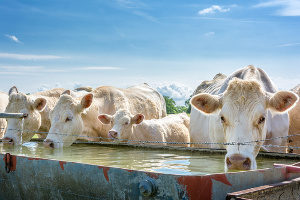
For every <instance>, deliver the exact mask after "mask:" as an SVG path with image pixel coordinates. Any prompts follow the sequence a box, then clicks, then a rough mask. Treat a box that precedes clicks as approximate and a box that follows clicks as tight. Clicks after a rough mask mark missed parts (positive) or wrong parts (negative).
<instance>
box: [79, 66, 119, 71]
mask: <svg viewBox="0 0 300 200" xmlns="http://www.w3.org/2000/svg"><path fill="white" fill-rule="evenodd" d="M73 69H75V70H120V69H122V68H120V67H110V66H90V67H79V68H73Z"/></svg>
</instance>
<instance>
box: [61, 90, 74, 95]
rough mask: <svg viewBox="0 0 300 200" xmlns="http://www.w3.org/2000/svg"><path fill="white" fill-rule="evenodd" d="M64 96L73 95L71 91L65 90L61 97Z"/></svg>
mask: <svg viewBox="0 0 300 200" xmlns="http://www.w3.org/2000/svg"><path fill="white" fill-rule="evenodd" d="M64 94H67V95H71V90H65V91H64V92H63V93H61V94H60V96H61V95H64Z"/></svg>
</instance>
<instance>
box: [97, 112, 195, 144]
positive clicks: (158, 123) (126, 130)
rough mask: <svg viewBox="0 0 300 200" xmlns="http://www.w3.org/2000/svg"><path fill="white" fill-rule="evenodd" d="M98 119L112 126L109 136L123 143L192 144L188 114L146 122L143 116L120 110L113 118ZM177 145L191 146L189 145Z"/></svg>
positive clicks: (105, 115) (104, 116)
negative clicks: (133, 141) (129, 141)
mask: <svg viewBox="0 0 300 200" xmlns="http://www.w3.org/2000/svg"><path fill="white" fill-rule="evenodd" d="M98 119H99V120H100V121H101V122H102V123H103V124H111V125H112V129H111V130H110V131H109V132H108V136H109V137H110V138H113V139H119V140H120V141H121V142H127V141H128V140H135V141H149V142H155V141H157V142H162V143H150V144H157V145H170V144H167V143H164V142H178V143H180V142H181V143H189V142H190V134H189V123H190V120H189V117H188V116H187V114H186V113H181V114H177V115H168V116H167V117H164V118H161V119H151V120H144V115H143V114H136V115H132V114H131V113H130V112H129V111H128V110H119V111H117V112H116V113H115V114H114V115H113V116H111V115H107V114H102V115H99V116H98ZM131 142H132V141H131ZM175 145H176V146H187V147H188V146H189V144H175Z"/></svg>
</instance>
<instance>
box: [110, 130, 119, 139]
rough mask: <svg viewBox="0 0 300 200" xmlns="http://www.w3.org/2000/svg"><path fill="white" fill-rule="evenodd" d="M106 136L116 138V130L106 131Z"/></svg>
mask: <svg viewBox="0 0 300 200" xmlns="http://www.w3.org/2000/svg"><path fill="white" fill-rule="evenodd" d="M108 137H109V138H111V139H117V137H118V132H117V131H113V130H110V131H108Z"/></svg>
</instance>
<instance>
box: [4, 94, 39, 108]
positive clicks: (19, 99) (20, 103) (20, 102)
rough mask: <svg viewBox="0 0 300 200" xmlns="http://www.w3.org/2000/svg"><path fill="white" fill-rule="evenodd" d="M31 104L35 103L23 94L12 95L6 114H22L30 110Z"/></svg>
mask: <svg viewBox="0 0 300 200" xmlns="http://www.w3.org/2000/svg"><path fill="white" fill-rule="evenodd" d="M30 103H33V101H31V100H30V98H28V97H27V96H26V95H25V94H23V93H17V94H11V95H10V96H9V102H8V105H7V108H6V112H20V110H22V109H24V108H28V105H30Z"/></svg>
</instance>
